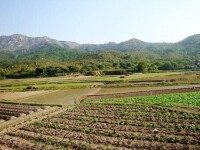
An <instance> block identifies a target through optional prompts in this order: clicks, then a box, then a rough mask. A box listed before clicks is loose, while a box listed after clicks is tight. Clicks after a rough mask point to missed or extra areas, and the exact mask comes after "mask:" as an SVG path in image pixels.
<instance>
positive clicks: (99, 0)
mask: <svg viewBox="0 0 200 150" xmlns="http://www.w3.org/2000/svg"><path fill="white" fill-rule="evenodd" d="M199 33H200V0H0V35H12V34H24V35H27V36H32V37H38V36H48V37H50V38H53V39H57V40H63V41H74V42H78V43H99V44H100V43H107V42H116V43H119V42H122V41H126V40H129V39H131V38H136V39H140V40H143V41H146V42H177V41H180V40H182V39H184V38H186V37H188V36H190V35H194V34H199Z"/></svg>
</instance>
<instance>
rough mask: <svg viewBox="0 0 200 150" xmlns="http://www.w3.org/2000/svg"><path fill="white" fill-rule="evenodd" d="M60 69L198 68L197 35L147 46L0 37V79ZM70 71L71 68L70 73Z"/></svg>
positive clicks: (199, 47)
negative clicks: (23, 72) (9, 75)
mask: <svg viewBox="0 0 200 150" xmlns="http://www.w3.org/2000/svg"><path fill="white" fill-rule="evenodd" d="M49 66H51V67H57V68H58V67H61V68H63V69H64V70H68V71H70V69H69V68H70V67H72V68H73V67H75V68H76V69H75V70H76V71H78V72H83V73H87V72H91V71H101V70H104V71H105V70H129V71H132V72H146V71H148V72H153V71H157V70H174V69H198V68H199V67H200V35H198V34H197V35H193V36H190V37H188V38H186V39H184V40H182V41H180V42H177V43H147V42H143V41H141V40H137V39H131V40H128V41H125V42H121V43H118V44H117V43H114V42H110V43H107V44H79V43H76V42H67V41H57V40H54V39H51V38H48V37H35V38H32V37H27V36H24V35H19V34H15V35H12V36H0V76H4V75H5V74H9V73H16V72H20V71H21V70H24V69H25V70H29V71H32V72H34V71H35V70H36V69H37V68H45V67H49ZM73 71H74V70H73V69H71V72H73Z"/></svg>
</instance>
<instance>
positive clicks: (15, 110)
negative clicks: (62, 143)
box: [0, 103, 46, 123]
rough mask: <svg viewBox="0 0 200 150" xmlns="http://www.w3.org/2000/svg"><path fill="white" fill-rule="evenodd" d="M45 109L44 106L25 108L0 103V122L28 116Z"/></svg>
mask: <svg viewBox="0 0 200 150" xmlns="http://www.w3.org/2000/svg"><path fill="white" fill-rule="evenodd" d="M45 108H46V107H44V106H27V105H16V104H3V103H0V122H1V123H2V122H5V121H8V120H10V119H13V118H16V117H20V116H24V115H29V114H31V113H33V112H37V111H39V110H41V109H45Z"/></svg>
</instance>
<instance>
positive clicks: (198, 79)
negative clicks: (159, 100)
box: [0, 71, 200, 91]
mask: <svg viewBox="0 0 200 150" xmlns="http://www.w3.org/2000/svg"><path fill="white" fill-rule="evenodd" d="M191 84H192V85H194V84H196V85H197V84H200V75H199V72H197V71H188V72H184V71H182V72H163V73H146V74H142V73H137V74H132V75H129V76H119V75H118V76H88V77H86V76H80V77H71V76H61V77H49V78H28V79H4V80H1V81H0V90H9V91H26V87H27V86H29V85H36V86H37V87H38V90H51V89H54V90H56V89H68V88H87V87H94V86H96V87H103V88H107V87H108V88H110V87H111V88H118V87H138V86H149V87H152V86H177V85H191Z"/></svg>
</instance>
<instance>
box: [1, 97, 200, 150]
mask: <svg viewBox="0 0 200 150" xmlns="http://www.w3.org/2000/svg"><path fill="white" fill-rule="evenodd" d="M121 101H122V99H120V101H117V100H116V101H113V100H112V99H108V100H103V101H100V100H97V101H95V100H91V101H90V100H88V101H84V102H83V103H81V104H79V105H76V106H75V107H73V108H71V109H66V110H65V111H63V112H61V113H59V114H56V115H53V116H51V117H46V118H44V119H41V120H37V121H34V122H31V123H27V124H26V125H23V126H21V127H19V128H17V129H15V130H13V131H9V132H7V133H5V134H4V135H1V136H0V147H1V146H3V147H8V148H14V149H67V148H69V149H200V115H199V114H194V113H187V112H182V111H177V110H173V109H171V108H167V107H163V106H159V105H155V104H152V103H151V104H150V103H140V102H136V101H131V100H129V101H124V102H123V103H122V102H121Z"/></svg>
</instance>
